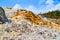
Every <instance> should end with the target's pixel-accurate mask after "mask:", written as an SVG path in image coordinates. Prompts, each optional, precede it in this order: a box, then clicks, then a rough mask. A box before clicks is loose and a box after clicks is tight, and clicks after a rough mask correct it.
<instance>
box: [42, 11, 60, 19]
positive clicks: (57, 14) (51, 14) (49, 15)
mask: <svg viewBox="0 0 60 40" xmlns="http://www.w3.org/2000/svg"><path fill="white" fill-rule="evenodd" d="M41 15H43V16H45V17H47V18H52V19H60V10H56V11H49V12H47V13H44V14H41Z"/></svg>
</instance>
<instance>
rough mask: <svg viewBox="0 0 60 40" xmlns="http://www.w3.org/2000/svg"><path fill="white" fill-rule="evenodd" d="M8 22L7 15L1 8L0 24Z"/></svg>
mask: <svg viewBox="0 0 60 40" xmlns="http://www.w3.org/2000/svg"><path fill="white" fill-rule="evenodd" d="M7 21H8V19H7V17H6V15H5V11H4V9H3V8H2V7H0V22H1V23H5V22H7Z"/></svg>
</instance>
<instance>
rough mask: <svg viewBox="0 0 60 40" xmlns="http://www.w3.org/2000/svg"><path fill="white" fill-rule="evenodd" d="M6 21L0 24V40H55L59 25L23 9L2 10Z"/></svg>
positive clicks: (57, 35) (59, 28)
mask: <svg viewBox="0 0 60 40" xmlns="http://www.w3.org/2000/svg"><path fill="white" fill-rule="evenodd" d="M4 10H5V14H6V16H7V18H8V20H11V22H10V21H8V22H6V23H4V24H0V40H5V39H6V40H40V39H41V40H57V38H58V37H59V35H60V25H58V24H56V23H53V22H51V21H50V20H45V19H44V18H42V16H41V15H35V14H34V13H33V12H31V11H28V10H23V9H20V10H18V9H10V8H7V9H4Z"/></svg>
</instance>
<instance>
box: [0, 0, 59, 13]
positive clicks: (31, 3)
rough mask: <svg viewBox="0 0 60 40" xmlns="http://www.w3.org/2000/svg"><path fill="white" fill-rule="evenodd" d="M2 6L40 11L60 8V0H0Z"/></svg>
mask: <svg viewBox="0 0 60 40" xmlns="http://www.w3.org/2000/svg"><path fill="white" fill-rule="evenodd" d="M0 6H2V7H11V8H20V9H26V10H30V11H33V12H35V13H39V12H48V11H51V10H57V9H59V10H60V0H0Z"/></svg>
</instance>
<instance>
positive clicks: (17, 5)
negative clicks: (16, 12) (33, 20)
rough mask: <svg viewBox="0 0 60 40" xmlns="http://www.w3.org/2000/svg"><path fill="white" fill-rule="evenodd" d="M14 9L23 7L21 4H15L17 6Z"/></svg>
mask: <svg viewBox="0 0 60 40" xmlns="http://www.w3.org/2000/svg"><path fill="white" fill-rule="evenodd" d="M13 9H22V7H21V6H20V5H19V4H15V6H14V7H13Z"/></svg>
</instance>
